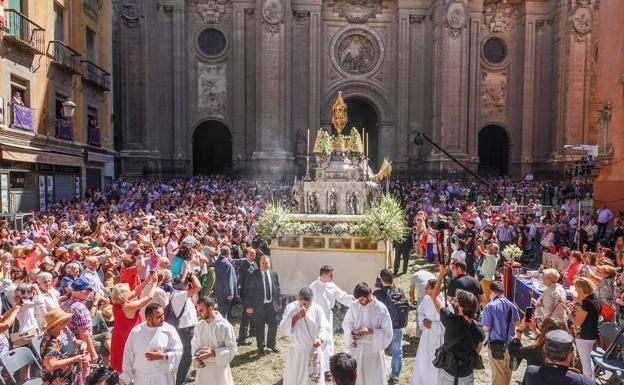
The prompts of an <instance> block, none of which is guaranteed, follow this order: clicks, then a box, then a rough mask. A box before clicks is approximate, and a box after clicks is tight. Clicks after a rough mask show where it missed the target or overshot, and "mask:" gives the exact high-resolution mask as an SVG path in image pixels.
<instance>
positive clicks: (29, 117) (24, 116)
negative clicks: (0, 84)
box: [9, 102, 35, 132]
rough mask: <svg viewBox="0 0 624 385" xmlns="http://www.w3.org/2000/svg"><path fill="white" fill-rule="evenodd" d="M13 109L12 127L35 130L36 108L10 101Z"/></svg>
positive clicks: (10, 106) (11, 109)
mask: <svg viewBox="0 0 624 385" xmlns="http://www.w3.org/2000/svg"><path fill="white" fill-rule="evenodd" d="M9 108H10V111H11V128H15V129H19V130H23V131H29V132H34V130H35V126H34V120H35V110H33V109H32V108H28V107H26V106H22V105H20V104H15V103H12V102H11V103H9Z"/></svg>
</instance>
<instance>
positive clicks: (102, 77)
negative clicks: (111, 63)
mask: <svg viewBox="0 0 624 385" xmlns="http://www.w3.org/2000/svg"><path fill="white" fill-rule="evenodd" d="M81 62H82V64H83V67H82V79H83V80H85V81H88V82H90V83H92V84H95V85H96V86H98V87H100V88H103V89H104V90H106V91H110V79H109V78H110V74H109V73H108V72H106V71H104V70H103V69H102V68H100V67H98V66H97V65H96V64H95V63H92V62H90V61H89V60H81Z"/></svg>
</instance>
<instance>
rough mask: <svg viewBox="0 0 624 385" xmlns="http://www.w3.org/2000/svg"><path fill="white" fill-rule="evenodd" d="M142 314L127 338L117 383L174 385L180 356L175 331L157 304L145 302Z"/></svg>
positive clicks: (180, 352)
mask: <svg viewBox="0 0 624 385" xmlns="http://www.w3.org/2000/svg"><path fill="white" fill-rule="evenodd" d="M145 317H146V321H145V322H143V323H140V324H139V325H137V326H135V327H134V328H133V329H132V330H131V331H130V335H129V336H128V340H127V341H126V346H125V348H124V353H123V355H124V356H123V365H122V369H123V371H122V373H121V375H120V376H119V380H120V384H122V385H123V384H125V385H129V384H130V383H131V382H134V385H174V384H175V380H174V378H173V373H174V371H175V370H176V368H177V367H178V365H179V364H180V358H182V342H181V341H180V337H179V336H178V331H177V330H176V329H175V328H174V327H173V326H171V325H169V324H168V323H166V322H165V312H164V310H163V308H162V306H160V305H159V304H157V303H152V304H149V305H147V307H146V308H145Z"/></svg>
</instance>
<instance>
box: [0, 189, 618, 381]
mask: <svg viewBox="0 0 624 385" xmlns="http://www.w3.org/2000/svg"><path fill="white" fill-rule="evenodd" d="M490 182H491V183H492V185H493V186H495V190H497V191H498V192H499V193H500V194H501V196H499V195H497V194H494V193H493V192H491V191H490V190H488V189H486V188H483V187H481V186H479V185H478V184H476V183H472V182H466V181H418V182H403V181H394V182H392V183H391V184H390V190H391V191H392V192H393V193H394V194H395V195H396V196H397V197H398V198H399V199H400V200H401V201H402V202H403V204H404V207H405V224H406V227H405V232H406V237H405V240H404V241H403V242H401V243H397V244H395V245H394V248H395V251H396V258H395V263H394V270H388V269H384V270H382V271H381V272H380V274H379V279H378V282H377V283H375V284H374V285H373V283H372V282H371V283H365V282H362V283H360V284H358V285H357V286H356V287H355V288H339V287H337V286H336V285H335V284H334V283H333V274H334V269H333V268H332V267H331V266H327V265H325V266H319V268H320V271H319V277H318V279H317V280H316V281H314V282H311V283H310V285H309V287H302V288H301V290H300V292H299V295H298V296H297V298H296V299H295V300H294V301H292V302H290V303H284V301H285V298H283V296H282V295H281V293H280V284H279V276H278V274H277V273H276V272H275V271H273V269H272V266H271V258H270V248H269V244H268V243H267V242H266V241H264V240H260V239H258V238H257V237H256V236H255V231H254V222H255V219H256V218H257V217H258V215H259V214H260V213H261V211H262V209H263V208H264V205H265V202H267V201H270V200H276V199H280V200H282V201H285V202H291V200H292V199H291V198H292V196H291V187H290V186H289V185H288V184H285V183H278V182H255V181H243V180H232V179H227V178H224V177H195V178H189V179H172V180H147V179H140V180H124V181H117V182H115V183H114V184H113V185H112V187H111V189H110V190H109V191H106V192H102V191H90V192H89V193H87V194H86V195H85V197H84V198H83V199H82V200H80V201H75V202H59V203H58V204H56V205H53V206H51V207H49V208H48V209H47V211H46V212H45V213H35V216H34V219H32V220H31V221H29V222H28V223H26V224H25V227H24V228H23V229H20V230H18V229H14V228H12V227H11V224H10V223H8V222H7V221H2V222H0V250H1V251H0V265H1V266H0V268H1V278H2V279H1V281H0V298H1V300H2V302H1V303H2V316H1V318H0V332H3V333H0V356H2V355H5V354H7V353H8V352H9V351H13V350H15V349H18V348H20V347H21V348H22V349H30V350H31V351H32V354H33V356H34V357H36V358H37V359H38V360H40V362H41V373H40V376H41V378H42V379H43V382H44V384H54V385H61V384H67V385H69V384H77V385H81V384H84V383H88V384H103V383H107V384H111V385H112V384H115V383H119V384H126V385H129V384H130V383H134V384H136V385H148V384H149V385H159V384H163V385H165V384H166V385H173V384H174V383H175V385H182V384H185V383H188V382H192V381H195V382H196V383H198V384H200V383H208V382H209V383H213V384H234V383H236V379H235V378H233V376H232V372H231V370H230V366H229V365H230V362H231V361H232V360H233V359H234V357H235V355H236V353H237V347H238V346H244V345H250V344H251V343H252V342H251V341H250V339H252V338H253V339H255V344H256V348H257V354H258V356H262V355H266V354H274V353H279V352H280V347H279V346H278V344H277V333H278V331H279V332H280V333H281V334H282V335H284V336H286V337H288V338H289V339H290V341H291V343H290V346H289V352H288V354H287V358H286V362H285V366H284V373H283V378H284V380H283V384H284V385H295V384H296V385H300V384H323V383H325V381H332V382H333V383H335V384H338V385H354V384H357V385H379V384H384V383H386V382H388V381H390V382H396V381H398V378H399V375H400V373H401V371H402V370H403V368H402V362H403V356H402V355H403V352H402V340H403V330H404V329H405V328H406V327H408V322H407V320H408V314H409V311H410V310H412V309H414V308H417V320H418V322H417V331H416V333H417V336H418V337H419V338H420V344H419V347H418V352H417V355H416V358H415V363H414V367H413V368H412V370H413V371H412V377H411V383H412V384H413V385H417V384H425V383H426V384H431V383H439V384H471V383H472V382H473V375H472V374H473V370H475V369H478V368H479V366H480V365H479V364H480V362H481V354H482V353H481V349H482V347H483V344H484V342H486V343H487V345H488V348H487V350H488V351H489V358H490V359H489V362H490V366H491V373H492V383H493V384H509V383H510V380H511V372H512V369H511V368H512V367H513V366H514V365H513V362H514V361H518V360H519V359H521V358H524V359H526V360H527V363H528V364H530V365H533V366H530V367H529V369H528V370H527V372H526V375H525V382H526V383H527V384H537V383H540V384H542V383H543V384H546V383H553V384H555V383H574V384H576V383H578V384H588V383H593V382H592V381H593V380H594V378H595V372H594V367H593V361H592V359H591V357H590V355H591V354H592V347H593V343H594V341H595V340H596V339H597V338H598V322H599V318H600V317H599V316H600V314H601V310H600V309H602V306H603V305H605V306H611V305H614V304H617V303H619V302H621V301H622V300H624V295H623V296H622V299H620V294H622V293H623V292H624V279H620V274H619V271H620V268H621V266H622V264H623V263H624V256H623V252H624V215H623V214H622V213H618V214H617V215H615V214H614V213H612V212H611V211H610V210H609V209H608V208H606V207H603V208H601V209H600V210H599V211H598V212H584V211H582V210H579V207H578V204H579V203H578V202H579V201H578V199H579V198H581V197H587V196H589V195H590V194H591V184H575V183H572V182H549V181H546V182H534V181H517V180H512V179H509V178H499V179H492V180H490ZM492 202H494V203H492ZM608 228H610V231H608ZM511 244H515V245H517V246H518V247H519V248H520V249H521V250H522V257H521V258H520V260H519V261H518V262H519V263H520V264H522V265H524V266H527V267H534V268H537V267H539V266H540V265H541V263H542V260H541V255H542V251H546V250H548V251H550V252H554V253H558V254H559V255H561V256H563V257H565V258H569V259H570V261H571V263H570V265H569V267H568V269H567V270H566V271H565V272H561V273H560V272H558V271H556V270H552V269H544V272H543V275H544V284H545V285H546V286H547V288H546V290H544V292H543V294H542V295H541V296H540V298H539V299H536V300H535V303H534V305H533V308H534V314H533V316H529V317H527V316H526V315H523V314H521V312H525V310H526V309H517V307H516V306H515V305H514V304H513V303H512V302H511V301H510V299H508V298H505V296H504V290H503V287H502V285H501V283H500V279H499V275H500V272H501V268H502V266H503V259H504V258H502V257H501V255H502V251H503V250H504V248H505V247H506V246H508V245H511ZM445 255H446V256H448V258H447V260H446V261H445V260H444V258H443V257H444V256H445ZM410 259H416V260H422V261H426V262H429V263H431V264H432V265H433V266H435V265H436V264H438V265H439V266H438V269H439V274H438V276H437V278H436V276H435V275H434V274H432V273H431V272H429V271H428V270H427V269H424V268H421V269H419V268H418V266H419V265H416V266H415V267H414V268H413V270H412V271H410V274H411V276H410V288H409V293H408V295H405V294H404V292H403V290H402V289H401V288H399V287H396V285H395V278H396V277H397V276H398V275H400V274H401V273H403V274H405V273H407V272H408V270H409V266H408V264H409V261H410ZM401 265H402V266H401ZM447 266H450V268H448V267H447ZM401 267H402V268H401ZM447 270H449V271H448V273H447ZM338 274H339V272H338ZM445 283H446V284H445ZM442 287H446V291H445V294H441V288H442ZM566 290H567V291H566ZM568 292H571V295H572V300H571V301H570V300H568ZM238 303H240V305H241V306H240V309H241V310H240V312H239V311H238V310H237V309H239V307H235V306H234V305H235V304H238ZM337 303H340V304H342V305H343V306H345V307H346V308H348V310H347V312H346V314H345V315H344V319H343V320H342V322H341V325H339V326H338V327H336V325H334V324H335V321H334V309H335V306H336V304H337ZM622 304H624V302H622ZM618 309H619V308H618ZM235 313H236V314H235ZM234 318H235V319H237V320H238V319H240V324H239V330H238V333H235V331H234V328H233V326H232V323H231V322H232V320H233V319H234ZM340 328H341V329H342V330H343V332H344V337H345V338H344V340H345V344H346V347H347V350H348V352H338V351H337V350H338V349H337V348H336V345H335V344H334V334H335V331H336V329H340ZM575 329H578V330H576V331H575ZM561 331H565V333H561ZM574 334H575V335H576V338H574V339H572V338H573V337H572V335H574ZM526 335H531V336H535V337H536V340H535V344H534V345H530V346H522V344H523V343H526ZM467 336H468V338H466V337H467ZM523 336H525V337H523ZM573 345H574V346H575V347H576V350H577V351H578V353H579V356H580V365H578V366H579V367H580V368H581V369H582V372H583V375H584V376H581V375H580V374H574V373H573V372H571V371H568V367H572V366H573V364H571V359H572V357H573V354H572V351H573ZM440 347H441V348H440ZM386 350H388V351H389V352H390V354H391V356H392V359H391V365H390V371H389V373H387V368H386V361H385V351H386ZM434 362H435V364H434ZM516 366H517V365H516ZM193 367H194V370H191V369H192V368H193ZM36 372H37V370H36V369H34V368H28V367H26V368H24V369H23V370H21V371H20V372H19V376H20V379H21V380H22V381H24V380H26V379H28V378H30V377H33V376H36V375H38V373H36ZM422 373H427V376H423V375H422ZM432 376H434V377H435V378H436V379H437V380H434V379H432ZM566 376H567V377H569V378H571V379H572V380H571V381H576V382H546V380H543V379H548V378H566ZM540 378H542V380H540ZM436 381H437V382H436Z"/></svg>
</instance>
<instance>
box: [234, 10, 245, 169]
mask: <svg viewBox="0 0 624 385" xmlns="http://www.w3.org/2000/svg"><path fill="white" fill-rule="evenodd" d="M233 8H234V9H233V12H234V15H233V20H232V22H233V24H234V25H233V42H232V43H233V44H232V56H233V57H232V63H233V67H234V71H233V79H232V81H233V84H234V86H233V99H232V103H231V104H232V105H233V109H234V111H233V115H232V125H233V127H232V135H233V140H232V161H233V167H234V169H241V168H244V167H245V160H246V159H245V158H246V154H247V148H246V146H245V106H246V104H245V3H242V2H239V1H234V3H233Z"/></svg>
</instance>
